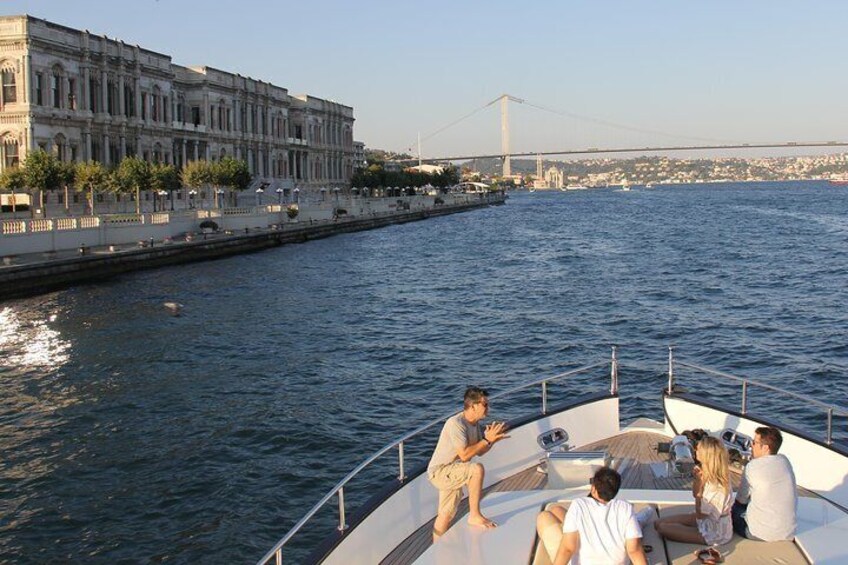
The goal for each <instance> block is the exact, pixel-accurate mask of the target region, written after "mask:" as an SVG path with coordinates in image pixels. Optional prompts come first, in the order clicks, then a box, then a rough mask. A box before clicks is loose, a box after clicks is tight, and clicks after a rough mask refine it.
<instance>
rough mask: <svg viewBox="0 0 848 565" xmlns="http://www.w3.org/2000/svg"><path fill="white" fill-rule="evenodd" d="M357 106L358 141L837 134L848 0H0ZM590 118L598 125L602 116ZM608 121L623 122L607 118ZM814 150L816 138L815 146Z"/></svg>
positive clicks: (523, 145) (555, 144) (551, 146)
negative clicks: (505, 97) (505, 102)
mask: <svg viewBox="0 0 848 565" xmlns="http://www.w3.org/2000/svg"><path fill="white" fill-rule="evenodd" d="M0 13H2V14H21V13H29V14H30V15H33V16H36V17H41V18H45V19H48V20H51V21H54V22H56V23H60V24H64V25H67V26H70V27H74V28H78V29H88V30H89V31H91V32H92V33H96V34H106V35H108V36H109V37H114V38H118V39H122V40H124V41H125V42H127V43H130V44H135V43H137V44H139V45H141V46H142V47H145V48H148V49H151V50H154V51H159V52H162V53H166V54H169V55H171V56H172V58H173V61H174V62H175V63H177V64H182V65H209V66H213V67H218V68H221V69H224V70H227V71H232V72H238V73H241V74H243V75H248V76H251V77H253V78H258V79H262V80H266V81H270V82H272V83H274V84H277V85H280V86H283V87H286V88H288V89H289V91H290V92H291V93H308V94H311V95H314V96H317V97H321V98H328V99H332V100H336V101H338V102H342V103H344V104H348V105H350V106H353V108H354V112H355V116H356V124H355V128H354V136H355V138H356V139H358V140H362V141H364V142H365V143H366V144H367V145H368V146H369V147H374V148H383V149H392V150H406V149H409V148H413V149H414V145H415V143H416V136H417V134H418V132H421V135H422V137H423V138H424V143H423V148H424V155H425V156H444V155H445V154H450V155H456V154H468V153H474V154H480V153H498V152H499V151H500V111H499V106H498V105H497V104H495V105H492V106H491V107H489V108H486V109H484V110H480V111H479V112H477V113H476V114H474V115H473V116H472V117H471V118H469V119H466V120H464V121H462V122H460V123H459V124H457V125H455V126H453V127H450V128H448V129H445V130H444V131H442V132H440V133H437V134H435V135H432V134H433V133H434V132H437V131H438V130H440V129H442V128H443V127H445V126H447V125H448V124H450V123H452V122H454V121H455V120H457V119H459V118H461V117H463V116H465V115H467V114H470V113H472V112H474V111H475V110H477V109H478V108H481V107H482V106H484V105H485V104H486V103H488V102H490V101H492V100H494V99H495V98H497V97H498V96H500V95H501V94H503V93H508V94H511V95H513V96H516V97H518V98H522V99H524V100H526V101H527V102H529V103H532V104H533V105H535V106H541V107H544V108H548V109H550V110H553V111H552V112H550V111H549V112H546V111H542V110H539V109H537V108H533V107H531V106H528V105H519V104H515V103H513V104H511V105H510V125H511V131H512V148H513V150H514V151H551V150H559V149H569V148H572V149H579V148H586V147H638V146H647V145H655V144H697V143H704V142H713V141H717V142H740V143H743V142H749V143H754V142H772V141H775V142H776V141H819V140H822V141H828V140H846V139H848V133H846V129H848V72H846V67H848V2H841V1H838V0H832V1H816V0H812V1H811V0H804V1H801V0H798V1H797V2H784V1H776V0H769V1H754V0H744V1H743V0H733V1H729V0H728V1H719V0H711V1H709V2H706V1H703V2H696V1H693V0H675V1H647V0H629V1H603V0H586V1H577V0H556V1H547V2H541V1H537V2H532V1H530V2H516V1H510V2H503V1H500V0H488V1H486V2H483V1H478V2H471V1H463V0H451V1H447V0H430V1H428V2H414V1H410V2H404V1H398V0H393V1H391V2H390V1H370V0H362V1H359V2H352V1H349V0H348V1H342V0H334V1H322V0H302V1H299V2H287V1H270V0H269V1H263V2H260V1H258V0H239V1H235V2H226V3H223V2H221V3H218V2H214V3H213V2H199V1H195V0H132V1H122V0H110V1H105V0H75V1H73V2H72V1H69V0H3V1H2V2H0ZM599 122H600V123H599ZM606 124H614V125H615V126H617V127H612V126H611V125H606ZM813 152H815V151H813Z"/></svg>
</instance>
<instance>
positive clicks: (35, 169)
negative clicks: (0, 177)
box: [23, 149, 59, 213]
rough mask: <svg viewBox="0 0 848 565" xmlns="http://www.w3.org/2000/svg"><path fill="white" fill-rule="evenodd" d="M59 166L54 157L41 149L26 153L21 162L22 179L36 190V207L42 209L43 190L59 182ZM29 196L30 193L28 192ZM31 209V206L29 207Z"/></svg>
mask: <svg viewBox="0 0 848 565" xmlns="http://www.w3.org/2000/svg"><path fill="white" fill-rule="evenodd" d="M58 171H59V167H58V163H57V161H56V158H55V157H53V155H51V154H49V153H47V152H46V151H44V150H43V149H39V150H38V151H34V152H32V153H30V154H29V155H27V158H26V159H24V162H23V172H24V180H25V181H26V184H27V187H29V189H30V191H33V190H37V191H38V207H39V209H40V210H42V213H43V210H44V191H45V190H51V189H54V188H56V186H57V185H58V184H59V175H58ZM30 196H31V194H30ZM30 210H32V207H30Z"/></svg>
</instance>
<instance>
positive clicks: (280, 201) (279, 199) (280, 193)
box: [275, 188, 283, 206]
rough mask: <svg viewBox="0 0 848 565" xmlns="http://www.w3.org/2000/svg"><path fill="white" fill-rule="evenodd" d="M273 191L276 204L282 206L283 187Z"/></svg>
mask: <svg viewBox="0 0 848 565" xmlns="http://www.w3.org/2000/svg"><path fill="white" fill-rule="evenodd" d="M275 192H276V193H277V204H279V205H280V206H282V205H283V189H282V188H278V189H277V190H276V191H275Z"/></svg>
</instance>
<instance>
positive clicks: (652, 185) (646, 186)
mask: <svg viewBox="0 0 848 565" xmlns="http://www.w3.org/2000/svg"><path fill="white" fill-rule="evenodd" d="M645 188H654V183H652V182H649V183H648V184H646V185H645Z"/></svg>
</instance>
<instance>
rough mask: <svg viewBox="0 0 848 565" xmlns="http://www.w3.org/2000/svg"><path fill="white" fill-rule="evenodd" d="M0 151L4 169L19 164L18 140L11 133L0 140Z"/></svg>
mask: <svg viewBox="0 0 848 565" xmlns="http://www.w3.org/2000/svg"><path fill="white" fill-rule="evenodd" d="M0 151H2V152H3V155H2V157H3V166H4V168H6V169H9V168H13V167H17V166H18V165H19V164H20V159H19V157H18V140H17V139H16V138H14V137H12V136H11V135H5V136H3V137H2V142H0Z"/></svg>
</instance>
